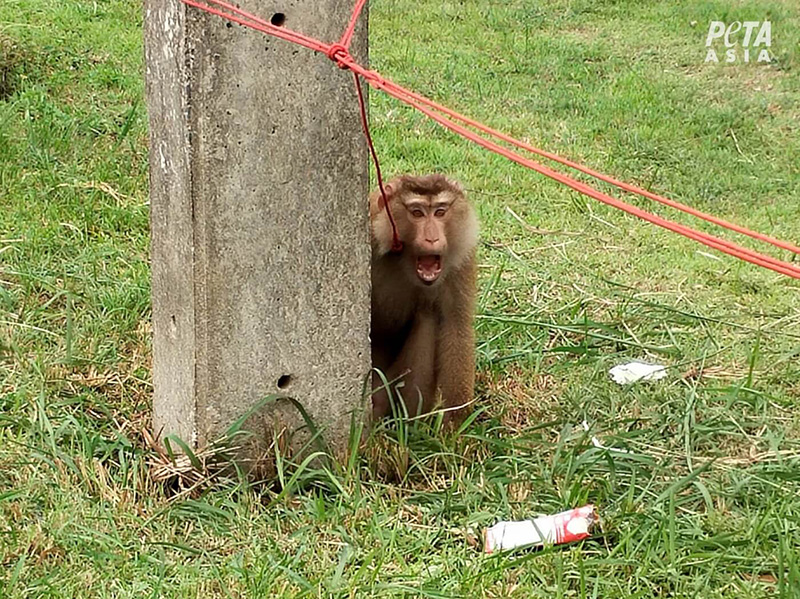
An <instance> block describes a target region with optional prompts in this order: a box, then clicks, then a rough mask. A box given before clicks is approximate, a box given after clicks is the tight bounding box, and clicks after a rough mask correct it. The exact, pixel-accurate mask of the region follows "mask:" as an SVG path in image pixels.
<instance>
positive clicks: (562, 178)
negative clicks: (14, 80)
mask: <svg viewBox="0 0 800 599" xmlns="http://www.w3.org/2000/svg"><path fill="white" fill-rule="evenodd" d="M182 2H184V3H185V4H188V5H190V6H194V7H196V8H199V9H201V10H204V11H206V12H210V13H212V14H215V15H218V16H220V17H223V18H225V19H228V20H230V21H233V22H235V23H238V24H240V25H243V26H245V27H250V28H252V29H255V30H257V31H261V32H263V33H267V34H269V35H274V36H276V37H279V38H281V39H284V40H286V41H290V42H292V43H296V44H299V45H301V46H304V47H306V48H309V49H310V50H314V51H315V52H320V53H322V54H325V55H326V56H328V58H330V59H331V60H333V61H335V62H336V63H337V65H338V66H339V67H340V68H345V69H350V70H351V71H353V72H354V73H355V74H356V77H358V76H359V75H360V76H362V77H364V79H366V80H367V82H368V83H369V84H370V85H371V86H373V87H375V88H377V89H380V90H383V91H384V92H385V93H387V94H389V95H390V96H392V97H394V98H396V99H398V100H400V101H401V102H404V103H406V104H408V105H410V106H412V107H413V108H416V109H417V110H419V111H420V112H422V113H423V114H425V115H427V116H428V117H430V118H432V119H433V120H435V121H436V122H438V123H439V124H441V125H442V126H444V127H446V128H447V129H450V130H451V131H453V132H455V133H457V134H459V135H461V136H462V137H464V138H466V139H468V140H470V141H473V142H475V143H477V144H478V145H480V146H482V147H484V148H486V149H487V150H490V151H491V152H494V153H496V154H499V155H501V156H504V157H505V158H507V159H509V160H512V161H514V162H516V163H518V164H521V165H522V166H525V167H527V168H530V169H532V170H535V171H537V172H538V173H541V174H543V175H545V176H546V177H550V178H551V179H553V180H555V181H558V182H559V183H563V184H564V185H567V186H568V187H570V188H572V189H574V190H576V191H578V192H580V193H583V194H585V195H588V196H589V197H592V198H594V199H596V200H598V201H600V202H603V203H605V204H608V205H610V206H613V207H615V208H617V209H619V210H622V211H624V212H627V213H628V214H632V215H634V216H636V217H638V218H641V219H643V220H645V221H647V222H650V223H652V224H655V225H658V226H660V227H663V228H665V229H668V230H670V231H673V232H675V233H678V234H680V235H683V236H685V237H688V238H689V239H693V240H695V241H698V242H699V243H702V244H704V245H706V246H708V247H711V248H714V249H716V250H718V251H720V252H723V253H726V254H729V255H731V256H734V257H736V258H739V259H741V260H745V261H747V262H750V263H752V264H756V265H758V266H763V267H764V268H768V269H770V270H773V271H775V272H778V273H781V274H785V275H787V276H790V277H794V278H797V279H800V267H798V266H797V265H795V264H791V263H789V262H784V261H781V260H778V259H777V258H773V257H771V256H768V255H766V254H762V253H760V252H756V251H754V250H751V249H749V248H745V247H742V246H740V245H737V244H735V243H733V242H730V241H727V240H725V239H721V238H719V237H715V236H713V235H711V234H709V233H705V232H702V231H697V230H695V229H692V228H691V227H688V226H685V225H681V224H678V223H676V222H673V221H670V220H668V219H665V218H662V217H660V216H656V215H654V214H651V213H649V212H647V211H645V210H642V209H641V208H638V207H636V206H633V205H630V204H627V203H625V202H623V201H622V200H619V199H617V198H614V197H612V196H609V195H608V194H605V193H603V192H601V191H598V190H596V189H594V188H593V187H590V186H589V185H587V184H585V183H582V182H580V181H577V180H575V179H572V178H571V177H569V176H567V175H565V174H563V173H560V172H558V171H554V170H552V169H550V168H548V167H546V166H544V165H542V164H540V163H538V162H535V161H533V160H530V159H528V158H525V157H524V156H522V155H520V154H518V153H517V152H514V151H513V150H510V149H508V148H506V147H503V146H501V145H499V144H497V143H495V142H494V141H491V140H489V139H486V138H484V137H481V136H480V135H477V134H476V133H474V132H473V131H471V130H469V129H467V128H466V127H464V126H462V125H459V124H458V123H456V122H454V121H459V122H461V123H463V124H464V125H467V126H469V127H473V128H475V129H478V130H479V131H481V132H482V133H484V134H485V135H488V136H491V137H494V138H495V139H497V140H500V141H503V142H505V143H509V144H511V145H513V146H515V147H517V148H519V149H522V150H525V151H528V152H531V153H533V154H536V155H539V156H542V157H545V158H548V159H550V160H553V161H555V162H558V163H560V164H563V165H565V166H568V167H570V168H573V169H577V170H578V171H580V172H582V173H585V174H587V175H590V176H592V177H595V178H597V179H599V180H601V181H605V182H606V183H610V184H611V185H615V186H616V187H618V188H620V189H623V190H625V191H627V192H630V193H634V194H637V195H640V196H643V197H646V198H649V199H651V200H654V201H657V202H660V203H662V204H665V205H667V206H670V207H672V208H676V209H677V210H681V211H683V212H686V213H688V214H692V215H693V216H696V217H698V218H701V219H704V220H706V221H709V222H712V223H714V224H716V225H719V226H721V227H724V228H727V229H730V230H733V231H736V232H738V233H742V234H744V235H749V236H750V237H753V238H755V239H759V240H761V241H765V242H767V243H771V244H772V245H774V246H776V247H779V248H782V249H785V250H789V251H791V252H795V253H800V247H797V246H795V245H792V244H790V243H787V242H784V241H780V240H778V239H775V238H773V237H770V236H768V235H764V234H762V233H758V232H755V231H751V230H750V229H746V228H745V227H741V226H739V225H735V224H733V223H729V222H728V221H725V220H723V219H721V218H717V217H715V216H712V215H710V214H706V213H704V212H701V211H699V210H696V209H694V208H691V207H690V206H687V205H685V204H681V203H680V202H676V201H674V200H669V199H667V198H665V197H662V196H659V195H657V194H654V193H652V192H649V191H646V190H643V189H640V188H639V187H636V186H634V185H629V184H627V183H623V182H621V181H618V180H617V179H614V178H612V177H609V176H607V175H603V174H602V173H599V172H596V171H594V170H592V169H589V168H587V167H584V166H582V165H580V164H577V163H575V162H572V161H570V160H567V159H565V158H562V157H560V156H558V155H556V154H552V153H550V152H546V151H544V150H540V149H538V148H535V147H533V146H531V145H530V144H526V143H524V142H521V141H519V140H516V139H514V138H512V137H510V136H508V135H505V134H503V133H500V132H498V131H496V130H494V129H492V128H491V127H488V126H486V125H484V124H482V123H479V122H478V121H475V120H472V119H469V118H468V117H466V116H463V115H461V114H459V113H457V112H456V111H454V110H451V109H449V108H447V107H445V106H442V105H441V104H438V103H436V102H434V101H433V100H429V99H428V98H425V97H424V96H421V95H419V94H416V93H414V92H412V91H410V90H408V89H406V88H404V87H402V86H400V85H398V84H396V83H394V82H392V81H390V80H387V79H384V78H383V77H381V76H380V75H379V74H378V73H376V72H375V71H370V70H368V69H365V68H364V67H363V66H361V65H360V64H358V63H357V62H356V61H355V60H354V59H353V57H352V56H351V55H350V53H349V52H348V50H347V48H348V46H349V44H350V41H351V39H352V35H353V31H354V30H355V26H356V25H355V24H356V22H357V20H358V16H359V14H360V13H361V11H362V10H363V7H364V5H365V4H366V0H357V2H356V6H355V9H354V11H353V14H352V16H351V19H350V22H349V23H348V26H347V28H346V30H345V32H344V35H343V36H342V39H341V41H340V42H339V43H335V44H326V43H324V42H322V41H319V40H315V39H313V38H310V37H307V36H304V35H302V34H300V33H297V32H295V31H292V30H290V29H286V28H285V27H276V26H274V25H272V24H271V23H268V22H267V21H265V20H263V19H261V18H259V17H257V16H255V15H252V14H249V13H247V12H245V11H243V10H241V9H239V8H237V7H235V6H233V5H231V4H229V3H227V2H224V1H223V0H206V1H205V2H200V1H198V0H182ZM209 4H212V5H216V6H218V7H220V8H222V9H225V10H224V11H223V10H220V9H217V8H214V7H213V6H210V5H209ZM226 11H227V12H226ZM357 88H358V90H359V92H360V86H358V87H357ZM360 105H361V107H362V119H363V120H362V123H364V124H366V109H365V107H364V105H363V95H362V96H361V100H360ZM443 115H444V116H443ZM448 117H450V118H448ZM451 119H453V120H451ZM368 129H369V128H368V126H365V131H366V134H367V140H368V143H369V145H370V151H371V153H372V156H373V160H375V164H376V170H377V171H378V172H379V170H380V167H379V165H378V162H377V155H376V153H375V149H374V146H373V145H372V140H371V138H370V136H369V130H368ZM378 176H379V186H380V187H381V193H382V195H383V197H384V203H385V205H386V206H387V207H388V203H387V202H386V201H385V199H386V196H385V191H384V190H383V183H382V180H381V179H380V174H379V175H378ZM389 214H390V218H391V212H389ZM392 226H393V233H394V237H393V245H394V244H395V243H396V242H397V241H398V239H397V232H396V229H395V228H394V221H393V220H392Z"/></svg>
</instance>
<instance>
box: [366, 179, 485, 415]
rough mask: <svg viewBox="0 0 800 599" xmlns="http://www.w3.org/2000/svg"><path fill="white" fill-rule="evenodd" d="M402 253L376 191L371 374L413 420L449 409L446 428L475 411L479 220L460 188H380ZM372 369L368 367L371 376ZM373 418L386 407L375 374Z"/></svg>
mask: <svg viewBox="0 0 800 599" xmlns="http://www.w3.org/2000/svg"><path fill="white" fill-rule="evenodd" d="M384 191H385V193H386V197H387V199H388V204H389V209H390V210H391V213H392V216H393V218H394V220H395V222H396V227H397V233H398V237H399V239H400V241H401V243H402V249H401V250H400V251H392V242H393V236H392V227H391V222H390V220H389V217H388V215H387V214H386V210H385V207H384V202H383V197H382V195H381V193H380V190H377V191H375V192H373V193H372V194H371V195H370V198H369V199H370V229H371V239H372V262H371V271H372V272H371V276H372V321H371V344H372V365H373V369H377V370H380V371H381V372H382V373H383V374H384V376H385V377H386V380H387V381H389V382H390V383H391V392H392V396H393V397H395V398H398V397H401V398H402V401H403V403H404V404H405V407H406V410H407V412H408V414H409V415H411V416H415V415H418V414H424V413H428V412H431V411H432V410H434V409H436V408H437V407H441V408H443V409H445V413H444V421H445V423H446V424H447V425H448V426H450V427H452V426H456V425H458V424H460V423H461V422H463V420H464V418H465V417H466V416H467V414H468V413H469V412H470V410H471V404H472V400H473V394H474V386H475V332H474V328H473V317H474V311H475V293H476V291H475V289H476V272H477V268H476V263H475V251H476V246H477V242H478V220H477V217H476V215H475V211H474V210H473V208H472V206H471V205H470V203H469V202H468V201H467V198H466V197H465V194H464V190H463V188H462V187H461V185H460V184H458V183H457V182H455V181H453V180H451V179H449V178H447V177H445V176H444V175H440V174H432V175H424V176H411V175H404V176H400V177H397V178H395V179H392V180H391V181H389V182H388V183H387V184H386V185H385V186H384ZM373 372H374V370H373ZM373 389H374V390H375V391H374V393H373V398H372V400H373V419H374V421H378V420H380V419H381V418H383V417H384V416H386V415H387V414H388V413H389V412H390V411H391V405H390V400H389V394H388V392H387V389H386V385H385V384H384V382H383V380H382V379H381V378H380V377H379V376H378V375H377V373H375V374H373Z"/></svg>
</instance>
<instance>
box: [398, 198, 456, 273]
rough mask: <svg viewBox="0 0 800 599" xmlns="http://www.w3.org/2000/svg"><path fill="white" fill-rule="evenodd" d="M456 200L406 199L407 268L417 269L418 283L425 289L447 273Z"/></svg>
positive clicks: (403, 208)
mask: <svg viewBox="0 0 800 599" xmlns="http://www.w3.org/2000/svg"><path fill="white" fill-rule="evenodd" d="M452 203H453V200H452V198H448V197H443V194H440V195H437V196H434V197H423V196H414V195H411V196H409V197H407V198H403V202H402V207H399V208H400V210H402V211H404V216H405V218H404V219H403V220H405V221H406V225H407V226H406V227H404V229H406V230H405V231H403V233H405V235H404V237H405V238H406V240H407V241H406V243H405V248H406V249H405V251H406V253H407V254H408V256H407V260H406V263H407V268H409V269H413V274H414V276H415V277H416V280H418V281H419V282H421V283H422V284H423V285H426V286H428V285H433V284H434V283H436V282H437V281H438V280H439V278H440V277H441V276H442V273H443V272H444V270H445V267H446V266H447V265H446V262H445V257H446V255H447V227H446V224H447V222H448V221H449V220H450V216H451V214H450V208H451V206H452Z"/></svg>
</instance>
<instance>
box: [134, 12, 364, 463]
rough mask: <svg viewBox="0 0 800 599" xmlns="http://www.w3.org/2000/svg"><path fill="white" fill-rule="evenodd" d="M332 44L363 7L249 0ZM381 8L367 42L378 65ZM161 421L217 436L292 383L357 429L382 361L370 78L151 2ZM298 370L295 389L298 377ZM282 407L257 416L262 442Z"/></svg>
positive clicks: (340, 422)
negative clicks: (362, 93) (372, 313)
mask: <svg viewBox="0 0 800 599" xmlns="http://www.w3.org/2000/svg"><path fill="white" fill-rule="evenodd" d="M241 6H242V8H243V9H245V10H251V11H253V12H256V13H258V14H260V15H261V16H263V17H266V18H270V17H271V15H272V14H273V13H278V12H280V13H284V14H285V15H286V26H288V27H291V28H293V29H295V30H298V31H302V32H304V33H308V34H310V35H312V36H315V37H318V38H319V39H323V40H329V41H333V40H336V39H338V38H339V36H340V35H341V32H342V31H343V29H344V27H345V26H346V24H347V20H348V18H349V13H350V10H351V7H352V3H351V2H349V1H344V0H293V1H291V2H286V3H282V4H278V3H272V2H263V1H256V0H247V1H243V2H241ZM366 16H367V15H366V14H364V15H363V17H362V20H361V22H360V24H359V27H358V29H357V30H356V34H355V36H354V38H353V48H352V52H353V54H354V56H355V57H356V59H358V60H360V61H363V62H366V53H367V27H366ZM145 47H146V64H147V94H148V104H149V110H150V128H151V131H150V136H151V138H150V139H151V146H150V156H151V159H150V167H151V173H150V177H151V228H152V250H151V252H152V279H153V283H152V284H153V334H154V341H153V346H154V348H153V349H154V358H153V379H154V385H155V397H154V406H153V410H154V425H155V429H156V431H157V432H160V433H161V436H162V437H163V436H164V435H165V434H170V433H174V434H177V435H179V436H180V437H181V438H183V439H184V440H185V441H187V442H191V444H192V445H195V446H202V445H204V444H206V443H207V442H209V441H212V440H214V439H215V438H217V436H218V435H219V434H220V433H221V432H222V431H224V430H225V428H226V427H227V426H228V425H229V424H230V423H231V422H232V421H234V420H236V418H238V417H239V416H240V415H241V414H242V413H244V412H245V411H247V410H248V409H249V408H250V407H251V406H253V405H254V404H255V403H256V402H257V401H258V400H259V399H261V398H262V397H264V396H265V395H267V394H270V393H274V392H277V391H279V381H280V382H281V385H284V388H283V389H282V390H283V391H286V392H287V393H289V394H291V395H292V396H293V397H295V398H296V399H298V400H299V401H300V402H301V403H303V405H304V406H306V409H307V410H308V412H309V413H310V414H311V416H312V417H313V418H314V420H315V421H316V422H317V423H318V424H320V425H322V426H326V427H327V434H326V438H329V439H332V440H333V441H334V442H342V441H343V440H345V438H346V435H347V432H348V426H349V421H350V420H349V419H350V414H351V411H352V410H353V409H356V408H357V407H358V406H359V405H361V385H362V381H363V379H364V376H365V375H366V374H367V372H368V371H369V367H370V363H369V360H370V358H369V356H370V353H369V294H370V288H369V280H370V277H369V232H368V217H367V202H366V196H367V192H368V189H367V187H368V184H369V181H368V162H367V154H366V148H365V144H364V141H363V136H362V133H361V129H360V127H361V126H360V121H359V116H358V107H357V103H356V98H355V91H354V89H353V81H352V74H351V73H349V72H347V71H342V70H340V69H337V68H336V67H335V65H334V64H333V63H332V62H331V61H329V60H328V59H327V58H326V57H325V56H322V55H318V54H314V53H312V52H311V51H308V50H305V49H303V48H299V47H296V46H293V45H291V44H289V43H287V42H284V41H281V40H277V39H273V38H270V37H267V36H264V35H262V34H260V33H258V32H255V31H251V30H248V29H245V28H242V27H240V26H238V25H235V24H228V23H226V21H224V20H222V19H220V18H218V17H213V16H211V15H207V14H204V13H200V12H199V11H197V10H195V9H192V8H187V7H185V6H184V5H183V4H180V3H179V2H178V1H177V0H146V2H145ZM287 381H288V384H287ZM275 418H279V419H280V422H281V426H282V425H283V424H286V422H287V419H289V422H290V423H291V424H293V425H296V424H298V423H300V422H301V421H300V419H299V418H297V417H296V415H295V414H294V413H293V410H291V409H284V408H281V409H280V414H279V413H278V412H277V411H276V410H274V409H269V410H267V413H265V414H264V416H263V417H260V418H259V419H257V421H256V422H252V423H251V428H254V429H255V430H256V431H257V433H258V435H260V438H261V439H262V441H263V442H262V443H260V446H261V447H260V449H263V447H264V446H265V443H269V442H271V440H272V438H271V430H272V428H273V421H274V419H275Z"/></svg>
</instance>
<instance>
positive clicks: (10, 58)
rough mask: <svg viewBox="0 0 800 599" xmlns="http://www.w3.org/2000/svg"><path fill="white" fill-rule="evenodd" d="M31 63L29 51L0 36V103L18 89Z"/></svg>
mask: <svg viewBox="0 0 800 599" xmlns="http://www.w3.org/2000/svg"><path fill="white" fill-rule="evenodd" d="M33 61H34V57H33V54H32V53H31V52H30V51H28V50H26V49H25V48H23V47H21V46H20V45H19V44H18V43H17V42H15V41H13V40H11V39H9V38H7V37H5V36H2V35H0V101H2V100H7V99H8V98H10V97H11V96H12V95H14V93H15V92H16V91H17V90H18V89H19V86H20V84H21V83H22V80H23V79H24V78H25V74H26V71H27V70H28V67H29V65H30V64H31V63H32V62H33Z"/></svg>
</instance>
